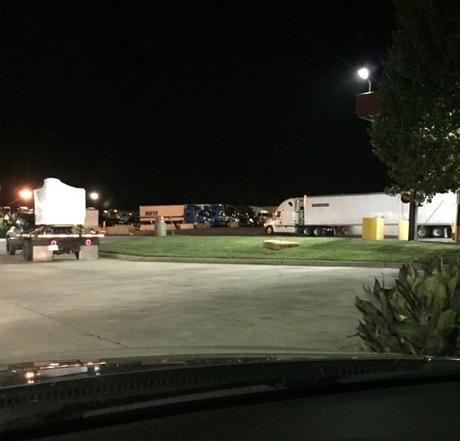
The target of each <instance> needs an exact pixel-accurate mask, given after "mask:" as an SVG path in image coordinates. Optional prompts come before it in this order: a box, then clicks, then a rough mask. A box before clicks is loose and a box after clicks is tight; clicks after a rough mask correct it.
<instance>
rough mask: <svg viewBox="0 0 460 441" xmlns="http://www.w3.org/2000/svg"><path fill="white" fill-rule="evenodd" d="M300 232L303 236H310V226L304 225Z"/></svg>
mask: <svg viewBox="0 0 460 441" xmlns="http://www.w3.org/2000/svg"><path fill="white" fill-rule="evenodd" d="M302 232H303V235H304V236H311V233H312V231H311V228H309V227H305V228H304V229H303V231H302Z"/></svg>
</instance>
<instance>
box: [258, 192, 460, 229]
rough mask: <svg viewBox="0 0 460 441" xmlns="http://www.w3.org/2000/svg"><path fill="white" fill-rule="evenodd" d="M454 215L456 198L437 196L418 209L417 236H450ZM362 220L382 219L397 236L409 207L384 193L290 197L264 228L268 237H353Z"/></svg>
mask: <svg viewBox="0 0 460 441" xmlns="http://www.w3.org/2000/svg"><path fill="white" fill-rule="evenodd" d="M456 214H457V195H456V194H455V193H439V194H436V195H435V196H434V197H433V199H432V200H431V202H426V203H425V204H423V205H422V206H421V207H419V208H418V218H417V223H418V235H419V237H421V238H428V237H436V238H441V237H451V236H452V225H454V224H455V221H456ZM364 217H381V218H384V220H385V235H386V236H397V235H398V225H399V222H400V221H403V220H409V204H405V203H404V202H402V200H401V196H400V195H396V196H390V195H387V194H385V193H368V194H350V195H332V196H303V197H296V198H289V199H286V200H285V201H283V202H282V203H281V204H280V205H279V206H278V208H277V209H276V211H275V213H274V215H273V217H272V218H271V219H269V220H268V221H267V222H265V224H264V227H265V232H266V233H267V234H275V233H276V234H278V233H291V234H302V235H306V236H324V235H351V236H355V235H361V232H362V219H363V218H364Z"/></svg>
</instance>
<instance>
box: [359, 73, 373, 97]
mask: <svg viewBox="0 0 460 441" xmlns="http://www.w3.org/2000/svg"><path fill="white" fill-rule="evenodd" d="M357 73H358V77H359V78H361V79H362V80H367V83H368V84H369V90H368V92H369V93H370V92H372V82H371V79H370V75H371V73H370V71H369V69H368V68H367V67H362V68H361V69H358V72H357Z"/></svg>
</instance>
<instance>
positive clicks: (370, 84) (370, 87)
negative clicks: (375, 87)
mask: <svg viewBox="0 0 460 441" xmlns="http://www.w3.org/2000/svg"><path fill="white" fill-rule="evenodd" d="M367 82H368V84H369V90H368V92H369V93H370V92H371V91H372V81H371V80H369V79H368V80H367Z"/></svg>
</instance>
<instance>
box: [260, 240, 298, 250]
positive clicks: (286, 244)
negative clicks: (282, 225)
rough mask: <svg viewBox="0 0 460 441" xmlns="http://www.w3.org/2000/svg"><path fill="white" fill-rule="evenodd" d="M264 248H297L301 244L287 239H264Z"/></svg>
mask: <svg viewBox="0 0 460 441" xmlns="http://www.w3.org/2000/svg"><path fill="white" fill-rule="evenodd" d="M262 246H263V247H264V248H268V249H270V250H282V249H284V248H295V247H298V246H300V243H298V242H290V241H287V240H264V242H263V245H262Z"/></svg>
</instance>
